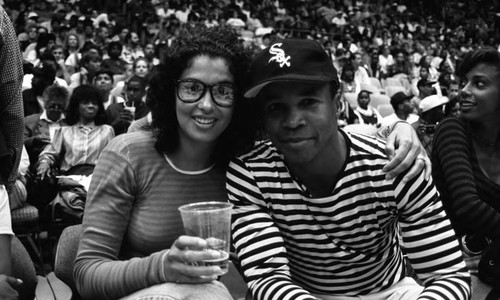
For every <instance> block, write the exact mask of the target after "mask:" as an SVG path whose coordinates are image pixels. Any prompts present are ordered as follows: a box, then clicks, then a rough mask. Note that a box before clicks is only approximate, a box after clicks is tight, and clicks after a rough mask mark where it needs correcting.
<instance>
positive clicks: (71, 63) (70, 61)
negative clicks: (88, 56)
mask: <svg viewBox="0 0 500 300" xmlns="http://www.w3.org/2000/svg"><path fill="white" fill-rule="evenodd" d="M65 50H66V52H67V54H66V60H65V61H64V64H65V65H66V67H67V69H68V72H69V73H70V75H73V73H75V72H76V71H77V68H78V65H79V62H80V59H81V57H82V56H81V53H80V40H79V39H78V35H77V34H76V33H70V34H68V36H67V38H66V49H65Z"/></svg>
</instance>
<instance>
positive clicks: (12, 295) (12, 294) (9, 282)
mask: <svg viewBox="0 0 500 300" xmlns="http://www.w3.org/2000/svg"><path fill="white" fill-rule="evenodd" d="M22 284H23V282H22V280H20V279H16V278H14V277H10V276H7V275H4V274H1V275H0V299H2V300H3V299H5V300H17V297H18V296H19V294H18V293H17V291H16V290H15V288H17V287H19V286H21V285H22Z"/></svg>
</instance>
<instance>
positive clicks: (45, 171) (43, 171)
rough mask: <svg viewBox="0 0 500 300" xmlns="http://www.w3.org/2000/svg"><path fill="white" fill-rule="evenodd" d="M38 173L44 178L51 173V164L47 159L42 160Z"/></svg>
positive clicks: (37, 169)
mask: <svg viewBox="0 0 500 300" xmlns="http://www.w3.org/2000/svg"><path fill="white" fill-rule="evenodd" d="M36 175H37V176H38V177H40V179H41V180H43V179H44V178H45V177H48V176H49V175H50V164H49V162H48V161H47V160H40V162H39V163H38V167H37V168H36Z"/></svg>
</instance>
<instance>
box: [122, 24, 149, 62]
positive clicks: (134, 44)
mask: <svg viewBox="0 0 500 300" xmlns="http://www.w3.org/2000/svg"><path fill="white" fill-rule="evenodd" d="M139 57H144V51H143V50H142V47H141V44H140V39H139V35H137V33H136V32H134V31H131V32H129V33H127V36H126V37H125V43H124V44H123V50H122V54H121V58H122V59H123V60H124V61H125V62H126V63H128V64H131V63H133V62H134V60H135V59H137V58H139Z"/></svg>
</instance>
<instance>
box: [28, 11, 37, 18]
mask: <svg viewBox="0 0 500 300" xmlns="http://www.w3.org/2000/svg"><path fill="white" fill-rule="evenodd" d="M31 18H35V19H36V18H38V14H37V13H36V12H34V11H31V12H30V13H29V14H28V19H31Z"/></svg>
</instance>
